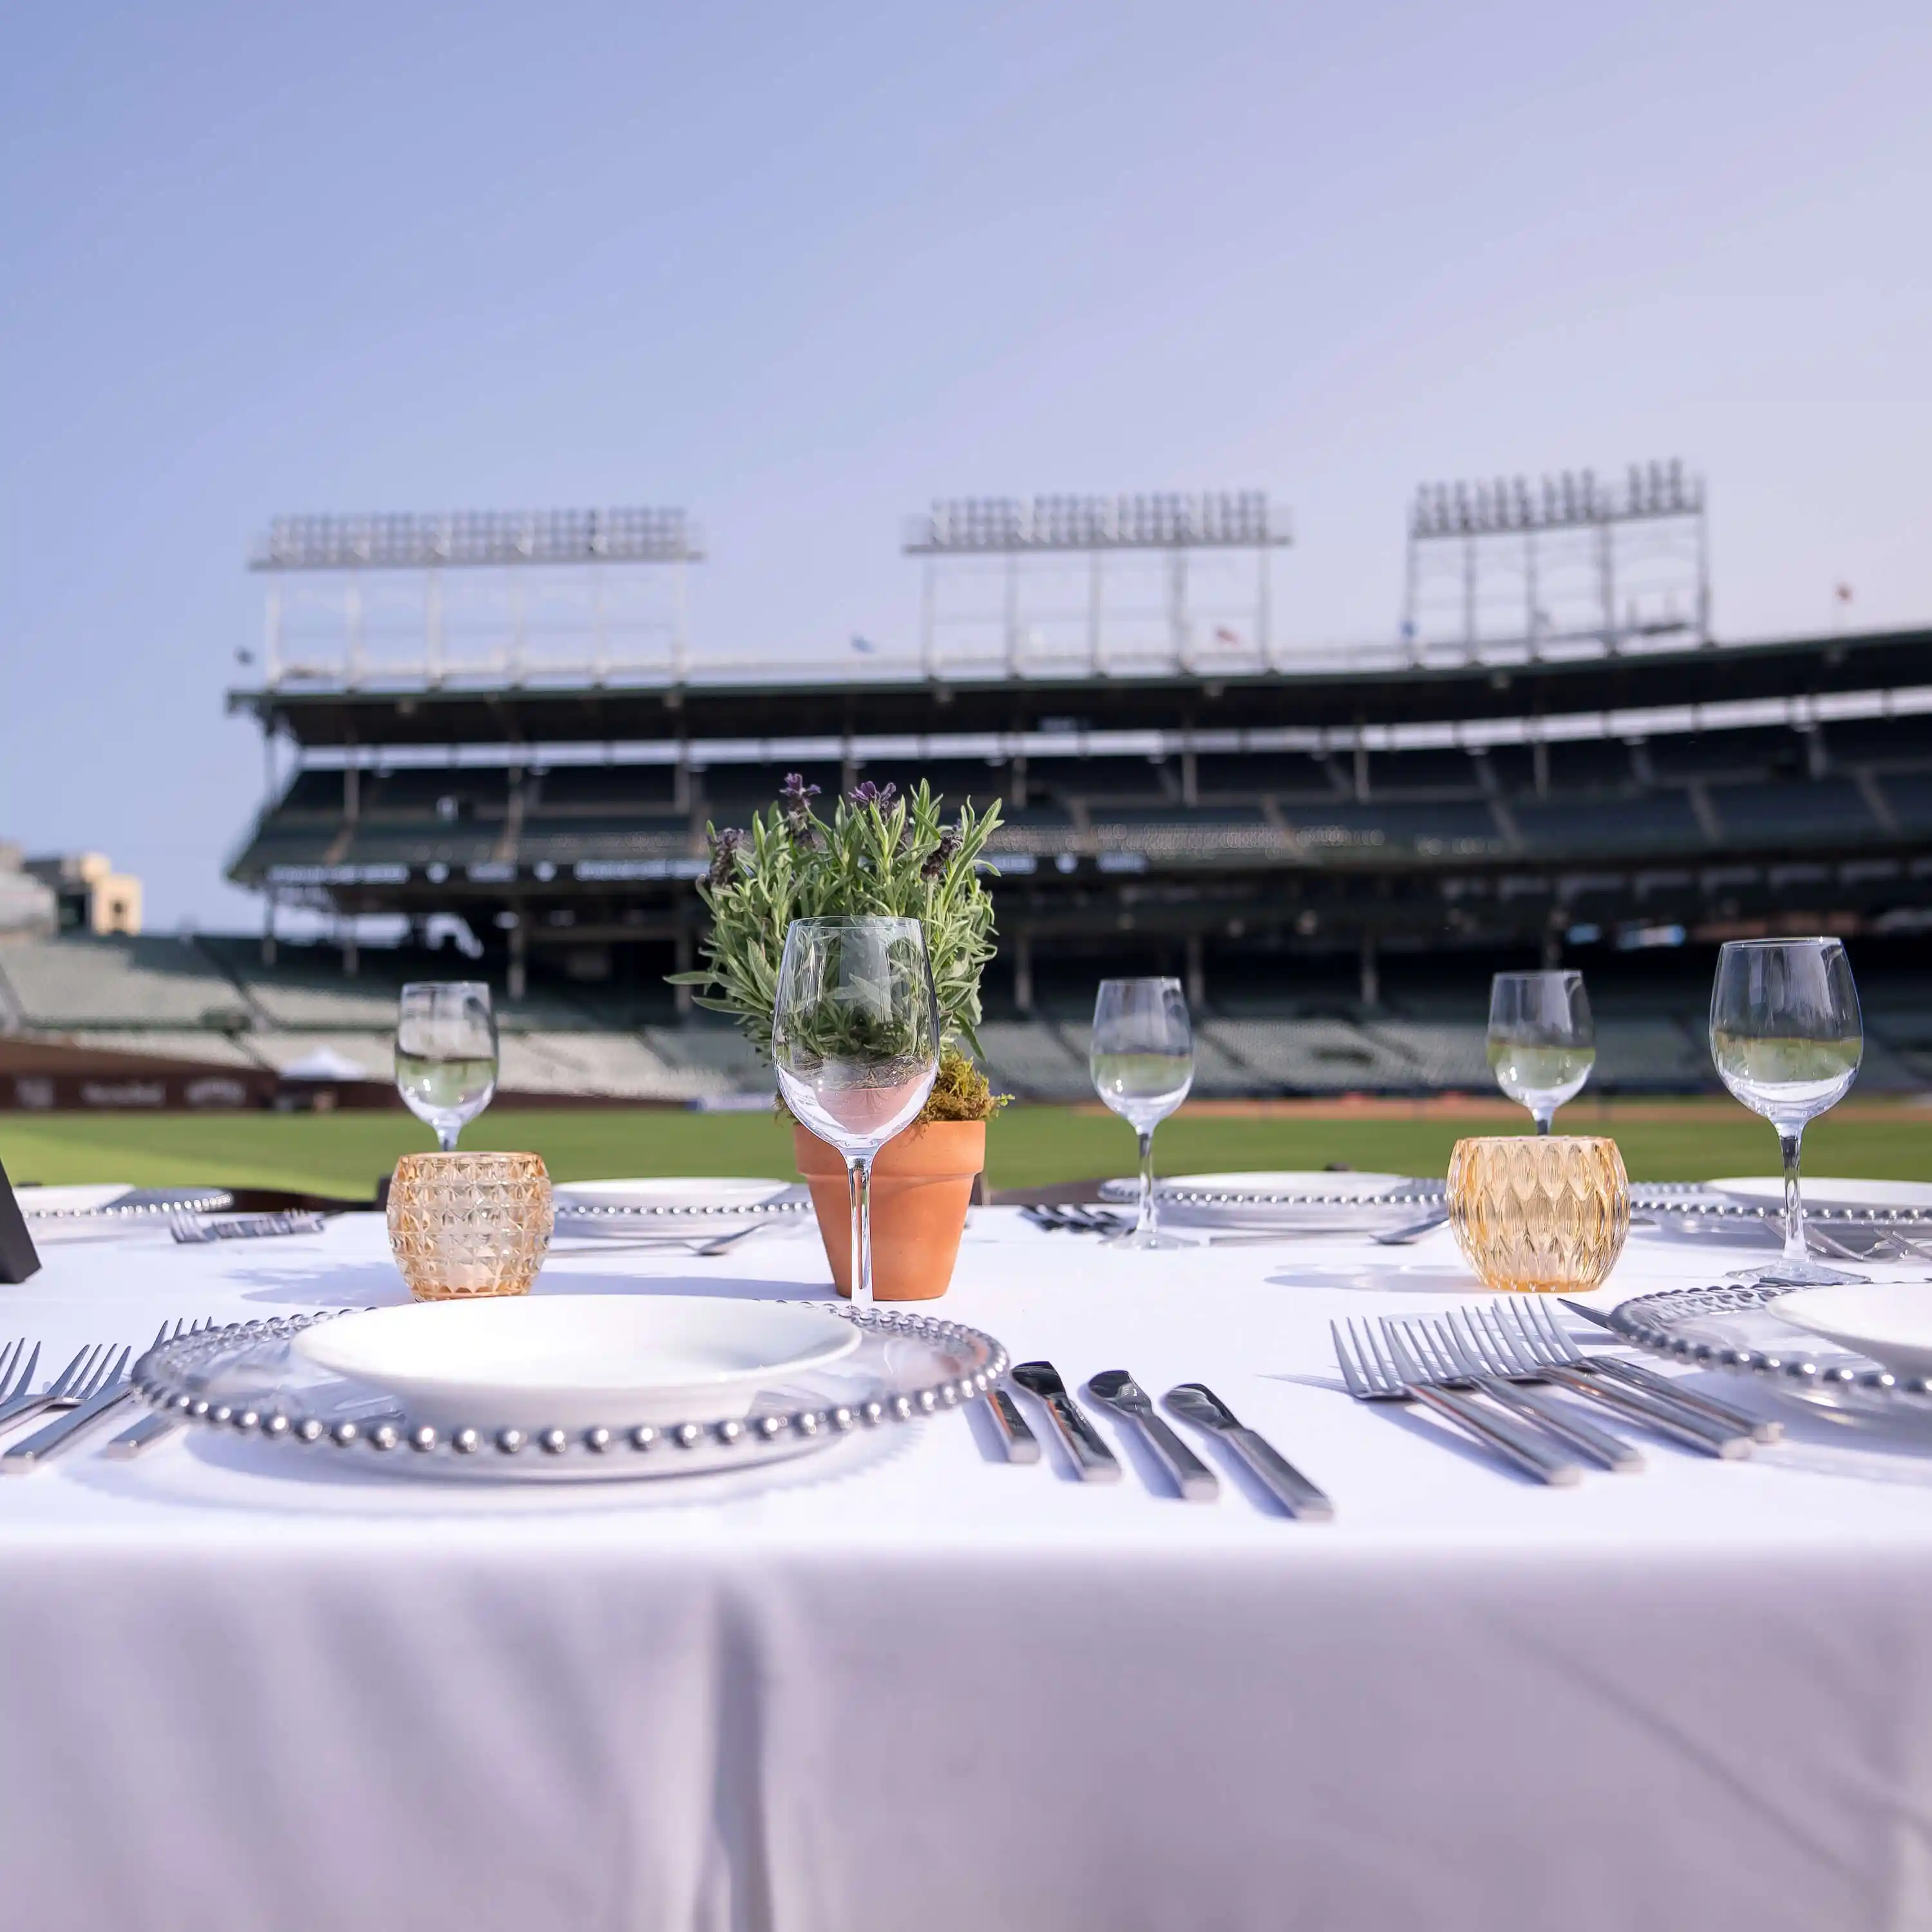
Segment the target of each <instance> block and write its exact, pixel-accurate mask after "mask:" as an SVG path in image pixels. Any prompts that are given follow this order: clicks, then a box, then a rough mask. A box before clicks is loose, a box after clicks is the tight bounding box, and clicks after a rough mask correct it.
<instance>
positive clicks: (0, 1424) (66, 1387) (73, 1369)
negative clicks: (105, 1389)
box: [0, 1343, 108, 1429]
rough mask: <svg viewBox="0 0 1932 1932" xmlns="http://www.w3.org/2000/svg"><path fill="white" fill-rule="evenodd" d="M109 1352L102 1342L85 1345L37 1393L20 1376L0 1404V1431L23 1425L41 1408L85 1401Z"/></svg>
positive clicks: (36, 1353)
mask: <svg viewBox="0 0 1932 1932" xmlns="http://www.w3.org/2000/svg"><path fill="white" fill-rule="evenodd" d="M34 1354H35V1355H36V1357H37V1356H38V1355H39V1351H38V1350H37V1349H36V1350H35V1351H34ZM107 1355H108V1350H107V1347H106V1346H104V1344H102V1343H88V1344H87V1345H86V1346H83V1348H81V1349H80V1350H79V1351H78V1352H77V1353H76V1354H75V1356H74V1360H73V1361H71V1362H70V1363H68V1365H67V1367H65V1368H64V1369H63V1370H62V1371H61V1372H60V1373H59V1374H58V1375H57V1376H55V1378H54V1379H53V1380H52V1382H49V1384H48V1385H47V1386H46V1388H43V1389H42V1390H41V1391H40V1392H39V1394H33V1393H31V1391H30V1390H29V1388H28V1377H26V1376H23V1377H22V1378H21V1379H20V1382H19V1383H18V1384H17V1385H16V1386H15V1387H13V1388H11V1389H10V1391H8V1393H7V1399H6V1400H5V1402H4V1403H0V1429H5V1428H7V1427H10V1425H11V1424H13V1423H16V1422H24V1421H26V1419H27V1418H28V1416H30V1415H39V1414H40V1412H41V1411H42V1410H43V1409H58V1408H61V1407H63V1406H71V1405H72V1404H73V1403H77V1402H82V1401H84V1400H86V1397H87V1396H88V1395H89V1394H90V1393H92V1385H93V1382H94V1380H95V1376H97V1374H98V1372H99V1371H100V1370H101V1369H102V1368H103V1367H104V1366H105V1363H106V1358H107ZM30 1367H31V1365H30Z"/></svg>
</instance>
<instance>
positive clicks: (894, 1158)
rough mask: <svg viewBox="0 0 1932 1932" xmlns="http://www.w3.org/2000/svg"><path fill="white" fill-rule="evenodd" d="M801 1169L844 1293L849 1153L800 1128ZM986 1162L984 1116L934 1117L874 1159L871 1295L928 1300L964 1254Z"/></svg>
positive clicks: (796, 1131)
mask: <svg viewBox="0 0 1932 1932" xmlns="http://www.w3.org/2000/svg"><path fill="white" fill-rule="evenodd" d="M792 1150H793V1157H794V1158H796V1160H797V1162H798V1171H799V1173H800V1174H802V1175H803V1176H804V1177H805V1185H806V1186H807V1187H809V1188H810V1189H811V1205H812V1208H813V1211H814V1213H816V1214H817V1217H818V1232H819V1234H820V1236H821V1237H822V1238H823V1241H824V1243H825V1259H826V1260H827V1261H828V1262H830V1263H831V1264H832V1280H833V1281H834V1282H835V1283H837V1285H838V1292H839V1293H840V1294H841V1295H850V1293H851V1292H852V1206H851V1196H850V1193H848V1191H847V1187H846V1181H845V1158H844V1155H842V1154H840V1152H839V1151H838V1149H837V1148H835V1147H833V1146H832V1145H830V1144H829V1142H825V1141H822V1140H820V1139H819V1138H818V1136H817V1135H816V1134H814V1133H808V1132H807V1131H806V1130H805V1129H804V1128H803V1127H793V1130H792ZM984 1166H986V1122H985V1121H928V1122H927V1123H926V1125H925V1126H924V1127H908V1128H907V1130H905V1132H904V1133H902V1134H901V1135H900V1136H898V1139H895V1140H889V1141H888V1142H886V1144H885V1145H884V1146H883V1147H882V1148H880V1150H879V1154H878V1158H877V1160H874V1162H873V1163H872V1298H873V1299H874V1301H932V1300H933V1299H934V1298H935V1297H937V1296H939V1295H944V1293H945V1292H946V1290H947V1286H948V1284H949V1283H950V1282H951V1281H952V1280H953V1263H954V1262H956V1261H957V1260H958V1259H959V1237H960V1236H961V1235H962V1234H963V1233H964V1232H965V1228H966V1207H967V1203H968V1202H969V1201H970V1200H971V1199H972V1196H973V1177H974V1175H977V1173H978V1172H980V1169H982V1168H983V1167H984Z"/></svg>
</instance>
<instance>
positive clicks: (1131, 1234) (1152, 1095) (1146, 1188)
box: [1087, 980, 1194, 1248]
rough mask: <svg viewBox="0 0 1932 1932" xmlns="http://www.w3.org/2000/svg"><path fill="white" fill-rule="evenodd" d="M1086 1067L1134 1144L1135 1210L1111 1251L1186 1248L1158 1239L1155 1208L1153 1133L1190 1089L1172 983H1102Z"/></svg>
mask: <svg viewBox="0 0 1932 1932" xmlns="http://www.w3.org/2000/svg"><path fill="white" fill-rule="evenodd" d="M1087 1064H1088V1068H1089V1070H1091V1073H1092V1074H1093V1076H1094V1091H1095V1092H1096V1093H1097V1094H1099V1095H1100V1098H1101V1099H1102V1100H1103V1101H1105V1102H1106V1104H1107V1105H1108V1106H1109V1107H1111V1108H1112V1109H1113V1110H1114V1112H1115V1113H1117V1114H1118V1115H1120V1117H1121V1119H1123V1120H1124V1121H1126V1122H1127V1124H1128V1125H1129V1126H1130V1127H1132V1128H1133V1130H1134V1132H1135V1133H1136V1134H1137V1135H1139V1137H1140V1144H1141V1193H1140V1209H1139V1213H1138V1214H1136V1216H1135V1217H1134V1225H1133V1227H1132V1228H1131V1229H1129V1230H1128V1231H1127V1232H1126V1233H1125V1234H1121V1235H1112V1236H1111V1237H1110V1238H1109V1240H1108V1241H1107V1244H1106V1245H1107V1246H1108V1247H1112V1248H1184V1247H1190V1246H1192V1245H1193V1244H1191V1243H1190V1242H1187V1241H1178V1240H1177V1239H1176V1238H1175V1237H1174V1236H1173V1235H1163V1233H1162V1232H1160V1227H1159V1226H1158V1225H1157V1217H1156V1214H1155V1211H1154V1129H1155V1128H1156V1127H1159V1126H1160V1124H1161V1122H1162V1121H1164V1120H1166V1118H1167V1117H1168V1115H1170V1114H1171V1113H1172V1112H1174V1110H1175V1108H1177V1107H1178V1106H1180V1105H1181V1102H1182V1101H1184V1100H1186V1099H1187V1090H1188V1088H1190V1087H1191V1086H1193V1084H1194V1029H1193V1026H1192V1025H1190V1022H1189V1021H1188V1017H1187V996H1186V995H1184V993H1183V992H1181V982H1180V981H1179V980H1102V981H1101V982H1100V992H1099V995H1097V997H1096V998H1095V1000H1094V1038H1093V1042H1092V1044H1091V1046H1090V1047H1089V1049H1088V1056H1087Z"/></svg>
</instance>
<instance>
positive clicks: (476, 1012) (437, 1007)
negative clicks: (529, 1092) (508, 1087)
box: [396, 980, 496, 1154]
mask: <svg viewBox="0 0 1932 1932" xmlns="http://www.w3.org/2000/svg"><path fill="white" fill-rule="evenodd" d="M396 1089H397V1091H398V1092H399V1093H400V1094H401V1095H402V1097H403V1103H404V1106H407V1108H408V1109H409V1110H410V1112H411V1113H413V1115H415V1116H416V1118H417V1119H418V1120H419V1121H426V1122H427V1123H428V1124H429V1125H430V1126H431V1127H434V1129H435V1130H436V1138H437V1145H438V1146H440V1148H442V1150H443V1152H444V1153H445V1154H454V1153H455V1151H456V1137H457V1136H458V1134H459V1133H461V1132H462V1131H463V1129H464V1128H465V1127H467V1126H468V1125H469V1123H470V1122H471V1121H473V1120H474V1119H475V1118H476V1116H477V1115H478V1114H480V1113H481V1112H482V1111H483V1109H484V1108H485V1107H487V1106H489V1104H490V1096H491V1095H492V1094H494V1093H495V1092H496V1016H495V1015H494V1014H493V1013H492V1012H491V1011H490V989H489V988H488V987H487V986H484V985H483V984H482V983H481V982H480V981H478V980H419V981H416V982H413V983H411V984H410V985H409V986H405V987H404V989H403V995H402V1002H401V1007H400V1009H399V1010H398V1013H397V1015H396Z"/></svg>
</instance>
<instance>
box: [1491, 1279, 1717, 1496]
mask: <svg viewBox="0 0 1932 1932" xmlns="http://www.w3.org/2000/svg"><path fill="white" fill-rule="evenodd" d="M1492 1313H1493V1316H1494V1317H1495V1322H1494V1325H1493V1331H1492V1332H1493V1333H1494V1334H1496V1335H1498V1336H1499V1337H1501V1338H1502V1341H1503V1342H1504V1343H1505V1346H1508V1348H1510V1349H1511V1350H1512V1351H1513V1352H1514V1353H1515V1354H1516V1355H1517V1356H1518V1357H1519V1358H1521V1360H1522V1361H1523V1367H1524V1370H1525V1371H1526V1373H1536V1374H1539V1375H1541V1376H1542V1377H1543V1378H1544V1380H1545V1381H1547V1382H1556V1383H1557V1384H1558V1385H1559V1386H1561V1387H1562V1388H1568V1389H1574V1391H1576V1392H1577V1394H1580V1395H1589V1396H1592V1397H1595V1400H1598V1401H1599V1402H1602V1403H1608V1404H1610V1406H1612V1407H1613V1408H1616V1409H1620V1410H1622V1412H1624V1413H1625V1415H1628V1416H1631V1418H1634V1420H1636V1421H1639V1422H1641V1423H1643V1424H1645V1426H1646V1427H1648V1428H1649V1429H1652V1430H1655V1432H1656V1433H1658V1434H1659V1435H1661V1436H1670V1437H1671V1438H1672V1439H1673V1440H1674V1441H1676V1442H1681V1443H1682V1444H1684V1445H1686V1446H1687V1447H1688V1448H1693V1449H1701V1450H1703V1451H1705V1453H1706V1454H1708V1455H1712V1456H1716V1457H1721V1458H1722V1459H1723V1460H1724V1461H1726V1462H1735V1461H1736V1460H1738V1459H1739V1457H1745V1456H1748V1455H1749V1454H1751V1444H1752V1442H1753V1441H1754V1439H1755V1438H1754V1434H1753V1431H1752V1427H1751V1418H1749V1417H1748V1416H1746V1415H1742V1414H1740V1413H1739V1412H1738V1411H1737V1410H1736V1409H1730V1408H1727V1407H1726V1406H1724V1404H1722V1403H1715V1404H1709V1405H1706V1403H1703V1401H1702V1400H1700V1401H1698V1402H1691V1401H1687V1400H1685V1399H1684V1397H1683V1396H1682V1394H1681V1393H1680V1391H1679V1390H1678V1389H1677V1388H1676V1387H1675V1385H1673V1384H1672V1383H1670V1382H1667V1381H1665V1380H1664V1377H1663V1376H1655V1377H1652V1378H1650V1379H1649V1380H1646V1381H1636V1380H1632V1379H1625V1378H1623V1377H1621V1376H1605V1375H1602V1374H1600V1373H1598V1368H1599V1364H1600V1362H1601V1358H1598V1357H1596V1356H1589V1355H1585V1354H1584V1353H1583V1351H1582V1350H1581V1349H1579V1348H1578V1347H1577V1345H1576V1343H1574V1342H1572V1341H1571V1339H1570V1338H1569V1337H1568V1335H1566V1334H1564V1332H1563V1331H1562V1329H1561V1328H1559V1327H1558V1326H1557V1324H1556V1319H1555V1317H1554V1316H1552V1315H1551V1314H1550V1311H1549V1310H1547V1309H1546V1308H1542V1307H1534V1308H1526V1307H1521V1306H1520V1305H1518V1304H1516V1303H1514V1302H1511V1303H1509V1304H1501V1305H1494V1306H1493V1309H1492ZM1603 1366H1605V1367H1607V1366H1608V1365H1607V1364H1603ZM1621 1366H1622V1365H1621V1364H1619V1367H1621ZM1653 1381H1654V1382H1655V1384H1656V1387H1655V1388H1652V1386H1651V1382H1653ZM1714 1411H1715V1412H1716V1413H1714Z"/></svg>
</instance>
